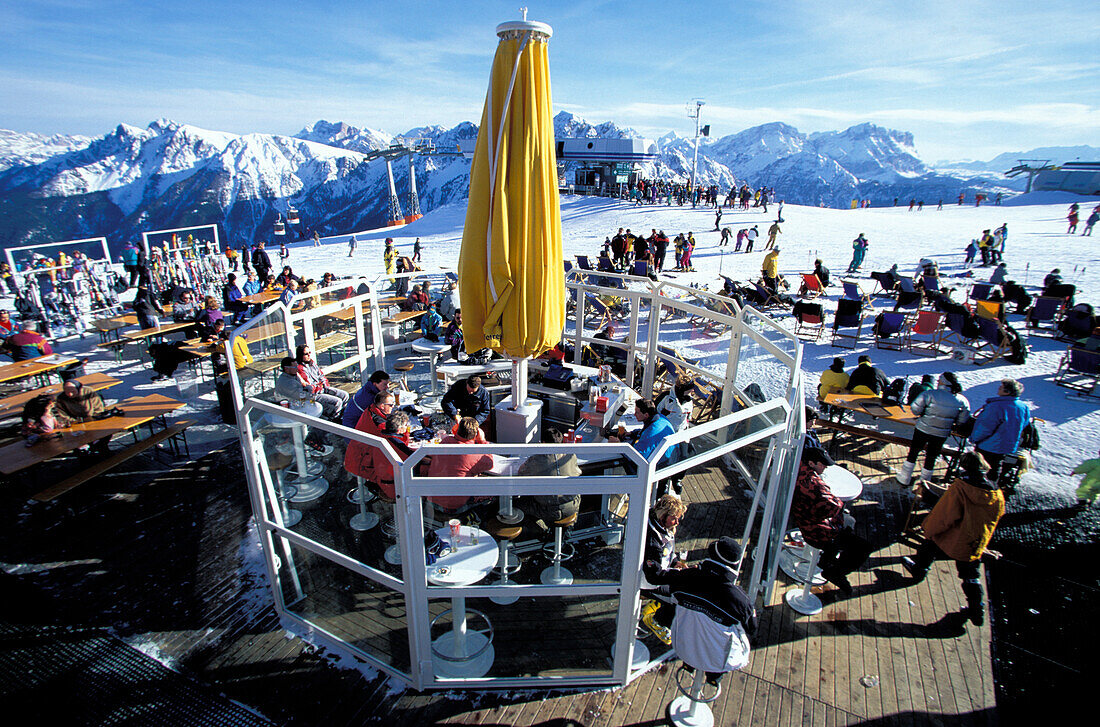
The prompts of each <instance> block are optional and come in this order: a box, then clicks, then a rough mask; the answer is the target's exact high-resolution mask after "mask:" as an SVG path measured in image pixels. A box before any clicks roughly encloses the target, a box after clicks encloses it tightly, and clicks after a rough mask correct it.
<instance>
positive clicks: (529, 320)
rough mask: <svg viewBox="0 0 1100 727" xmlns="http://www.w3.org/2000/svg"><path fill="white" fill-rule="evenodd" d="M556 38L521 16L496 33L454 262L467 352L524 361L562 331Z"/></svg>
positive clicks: (543, 26) (556, 339) (545, 27)
mask: <svg viewBox="0 0 1100 727" xmlns="http://www.w3.org/2000/svg"><path fill="white" fill-rule="evenodd" d="M552 33H553V30H552V29H551V28H550V26H548V25H546V24H544V23H535V22H528V21H527V20H526V19H524V20H523V21H516V22H509V23H502V24H500V25H498V26H497V35H498V36H499V37H500V43H499V45H498V46H497V51H496V57H495V58H494V59H493V68H492V72H491V73H490V76H489V92H488V94H487V95H486V98H485V110H484V113H483V114H482V117H481V128H480V129H479V130H478V136H477V147H476V149H475V152H474V159H473V166H472V168H471V171H470V199H469V205H468V207H467V208H466V226H465V228H464V230H463V233H462V252H461V255H460V257H459V260H458V278H459V295H460V301H461V305H462V333H463V337H464V339H465V345H466V350H468V351H477V350H479V349H482V348H490V349H492V350H494V351H497V352H499V353H501V354H503V355H505V356H509V357H512V358H513V359H518V360H522V359H527V358H530V357H534V356H538V355H539V354H541V353H543V352H545V351H547V350H549V349H550V348H553V347H554V345H555V344H557V343H558V342H559V341H560V340H561V334H562V328H563V327H564V325H565V278H564V271H563V268H562V259H563V258H562V242H561V209H560V207H559V202H558V179H557V158H556V153H555V145H554V123H553V118H552V111H551V106H550V65H549V56H548V53H547V43H548V41H549V39H550V36H551V35H552ZM518 400H519V401H522V400H523V397H522V394H520V396H519V398H518Z"/></svg>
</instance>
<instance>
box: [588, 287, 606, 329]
mask: <svg viewBox="0 0 1100 727" xmlns="http://www.w3.org/2000/svg"><path fill="white" fill-rule="evenodd" d="M584 305H585V307H586V308H587V309H588V310H587V311H586V312H585V317H584V325H585V327H586V328H594V330H597V331H602V330H603V329H604V327H605V326H607V324H608V323H610V322H611V318H612V316H611V310H610V309H609V308H608V307H607V306H606V305H604V303H603V301H601V300H600V299H599V298H597V297H596V296H595V295H593V294H592V293H585V294H584ZM593 322H595V326H594V327H593V325H592V324H593Z"/></svg>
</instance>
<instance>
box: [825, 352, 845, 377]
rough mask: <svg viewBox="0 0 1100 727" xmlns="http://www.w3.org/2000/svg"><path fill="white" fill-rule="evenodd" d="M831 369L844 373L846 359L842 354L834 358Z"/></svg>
mask: <svg viewBox="0 0 1100 727" xmlns="http://www.w3.org/2000/svg"><path fill="white" fill-rule="evenodd" d="M829 369H830V370H831V371H835V372H837V373H838V374H840V373H844V359H842V358H841V357H840V356H837V357H836V358H834V359H833V365H832V366H830V367H829Z"/></svg>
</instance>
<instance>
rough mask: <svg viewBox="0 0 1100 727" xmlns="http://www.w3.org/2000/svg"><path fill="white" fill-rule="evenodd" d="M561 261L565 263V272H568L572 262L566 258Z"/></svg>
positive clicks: (571, 267)
mask: <svg viewBox="0 0 1100 727" xmlns="http://www.w3.org/2000/svg"><path fill="white" fill-rule="evenodd" d="M562 262H563V263H564V264H565V272H567V273H568V272H569V271H570V270H572V269H573V263H571V262H569V261H568V260H563V261H562Z"/></svg>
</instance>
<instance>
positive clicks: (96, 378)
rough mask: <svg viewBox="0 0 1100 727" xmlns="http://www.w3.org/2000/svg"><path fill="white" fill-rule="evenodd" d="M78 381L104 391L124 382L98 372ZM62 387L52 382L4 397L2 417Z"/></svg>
mask: <svg viewBox="0 0 1100 727" xmlns="http://www.w3.org/2000/svg"><path fill="white" fill-rule="evenodd" d="M76 381H79V382H80V383H82V384H84V388H85V389H90V390H92V391H103V390H104V389H109V388H111V387H112V386H115V385H117V384H121V383H122V382H121V381H120V380H118V379H116V378H114V377H113V376H108V375H107V374H98V373H97V374H85V375H84V376H78V377H77V378H76ZM61 387H62V385H61V384H50V385H49V386H43V387H41V388H38V389H30V390H29V391H21V392H19V393H18V394H12V395H11V396H5V397H4V398H3V399H0V419H7V418H8V417H12V416H16V415H18V414H20V413H22V411H23V406H24V405H25V404H26V403H27V402H28V401H30V400H31V399H33V398H34V397H36V396H41V395H46V396H55V395H57V394H58V393H60V392H61Z"/></svg>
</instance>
